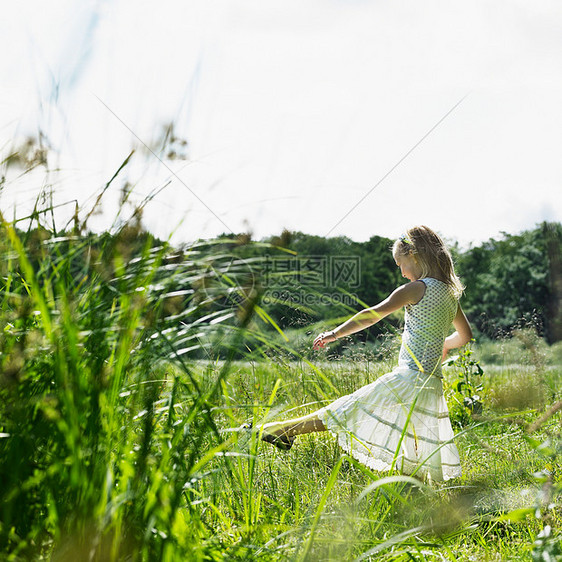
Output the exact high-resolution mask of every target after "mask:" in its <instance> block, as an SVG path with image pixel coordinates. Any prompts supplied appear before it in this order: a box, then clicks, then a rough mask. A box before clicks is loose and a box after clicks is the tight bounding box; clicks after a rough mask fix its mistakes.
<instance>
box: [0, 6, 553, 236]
mask: <svg viewBox="0 0 562 562" xmlns="http://www.w3.org/2000/svg"><path fill="white" fill-rule="evenodd" d="M48 5H49V13H48V14H45V13H44V10H45V6H46V5H45V4H44V2H39V1H38V0H35V1H29V2H26V3H25V4H24V3H19V2H11V3H10V4H9V5H8V6H4V7H3V21H2V22H1V23H0V47H1V48H2V52H3V53H4V56H3V58H2V62H1V63H0V64H2V67H3V68H2V75H3V77H4V79H3V80H2V83H1V84H0V150H1V151H2V154H4V155H6V154H8V153H9V151H10V150H12V149H13V147H14V145H17V144H18V143H19V142H21V141H22V140H23V139H24V138H26V136H28V135H37V134H38V132H39V131H41V132H42V133H43V135H44V136H45V138H46V139H48V140H47V142H48V143H49V145H50V146H51V147H52V149H53V152H52V154H51V157H50V160H49V165H50V168H51V171H50V172H49V173H48V174H46V173H45V170H44V168H40V169H38V170H36V171H35V173H33V174H28V175H26V176H24V177H23V178H17V177H16V171H14V170H13V169H12V170H10V171H9V172H8V174H7V182H6V184H5V185H4V187H3V189H2V191H1V192H0V208H1V209H2V211H3V212H4V213H5V215H6V216H13V214H14V212H15V215H16V216H25V214H26V213H27V212H28V211H29V210H30V209H31V208H32V206H33V203H34V202H35V199H36V198H37V196H38V195H39V193H41V191H42V190H43V191H44V190H45V189H46V188H48V187H49V186H51V185H52V186H53V189H54V195H53V197H54V202H55V203H64V202H66V201H70V200H73V199H78V200H79V202H80V205H81V206H82V208H83V209H84V212H85V211H86V210H87V209H88V208H89V207H88V205H90V206H91V205H92V204H93V202H94V200H95V197H96V194H98V193H99V191H100V189H101V188H102V187H103V186H104V184H105V183H106V182H107V181H108V180H109V179H110V178H111V177H112V175H113V174H114V172H115V171H116V170H117V168H118V167H119V166H120V165H121V163H122V162H123V160H124V159H125V158H126V157H127V155H128V154H129V152H130V151H131V150H132V149H133V148H137V151H136V153H135V155H134V156H133V159H132V163H131V164H130V165H128V166H127V167H126V169H125V170H124V171H123V172H122V173H121V175H120V176H118V178H117V179H116V180H115V181H114V183H113V185H112V188H110V190H109V192H108V196H106V198H105V199H104V203H103V211H104V213H103V215H101V216H98V217H96V218H95V219H94V220H95V222H94V223H93V226H98V227H101V226H106V225H107V224H109V222H110V219H111V218H112V217H114V216H115V213H116V208H117V200H118V196H119V192H120V189H121V187H122V186H123V185H124V183H125V182H128V183H129V184H130V185H132V186H134V190H133V194H132V196H131V201H132V202H134V203H138V202H140V201H142V200H143V199H144V198H145V197H146V196H149V195H151V194H152V195H155V196H154V198H153V200H152V201H151V202H150V203H149V204H148V206H147V208H146V212H145V215H144V220H145V223H146V225H147V226H148V227H149V228H150V229H151V230H152V231H153V232H155V233H156V234H158V235H160V236H164V237H165V236H167V235H169V234H170V233H171V232H172V231H175V232H176V235H175V236H176V239H182V240H192V239H194V238H197V237H207V236H213V235H217V234H219V233H221V232H227V231H229V230H232V231H234V232H240V231H246V230H248V229H249V230H251V231H252V232H253V233H254V236H255V237H256V238H261V237H264V236H267V235H271V234H279V233H280V232H281V230H282V229H283V228H287V229H289V230H301V231H304V232H306V233H310V234H318V235H326V234H328V233H330V235H346V236H349V237H350V238H352V239H354V240H357V241H362V240H367V239H368V238H370V237H371V236H372V235H374V234H378V235H383V236H388V237H395V236H398V235H399V234H400V233H401V232H402V231H403V230H404V229H405V228H407V227H408V226H411V225H413V224H427V225H429V226H432V227H433V228H435V229H437V230H439V231H440V232H441V233H442V234H443V235H445V236H446V237H447V238H452V239H456V240H459V241H460V242H461V243H462V244H468V243H469V242H475V243H478V242H480V241H482V240H485V239H488V238H489V237H494V236H498V235H499V233H500V232H501V231H506V232H510V233H515V232H519V231H520V230H522V229H525V228H533V227H534V226H535V225H536V224H537V223H539V222H541V221H544V220H551V221H562V189H561V186H562V158H561V157H560V155H561V154H562V103H561V102H560V100H562V72H561V70H560V69H561V68H562V33H560V30H561V29H562V3H560V2H559V1H558V0H552V1H549V0H545V1H541V0H537V1H533V2H529V1H528V0H525V1H522V0H509V1H506V0H495V1H494V2H490V1H489V0H470V1H468V0H464V1H462V2H459V1H456V0H448V1H447V2H444V1H433V0H429V1H425V2H420V1H419V0H402V1H397V2H376V1H369V0H284V1H283V2H268V1H264V0H238V1H235V2H233V1H227V0H199V1H198V2H195V1H192V0H183V1H182V0H173V1H172V0H169V1H163V2H158V3H156V2H148V1H139V0H113V1H112V0H103V1H102V0H99V1H97V2H96V1H93V0H92V1H89V2H85V1H84V2H78V1H74V2H73V1H71V0H51V1H50V2H49V3H48ZM8 53H9V55H8ZM461 100H462V101H461ZM459 102H460V104H459ZM457 104H458V105H457ZM455 106H456V107H455ZM454 107H455V109H453V108H454ZM452 109H453V111H451V110H452ZM449 112H450V113H449ZM172 121H173V122H174V126H175V133H176V135H177V136H179V137H181V138H184V139H186V140H187V141H188V143H189V144H188V146H187V151H186V154H187V159H184V160H177V159H176V160H169V159H166V158H165V152H161V151H158V149H156V146H157V144H156V141H157V140H158V138H161V136H162V128H163V126H164V125H165V124H167V123H170V122H172ZM436 125H437V126H436ZM434 127H435V128H434ZM432 129H433V130H432ZM428 133H429V134H428ZM420 141H421V142H420ZM143 144H146V145H149V146H151V147H152V148H153V150H155V152H156V155H153V154H151V153H150V152H148V151H147V150H146V149H145V150H142V149H141V147H142V146H143ZM177 148H179V149H180V150H184V149H183V147H181V146H178V147H177ZM412 149H413V150H412ZM397 164H398V165H397ZM57 168H58V169H59V170H60V171H58V172H55V171H53V170H54V169H57ZM389 172H390V173H389ZM3 173H5V172H3ZM381 180H383V181H382V182H381ZM162 186H166V187H165V188H164V189H162V190H161V191H158V190H159V189H160V188H161V187H162ZM14 207H15V211H14ZM65 209H67V211H66V212H67V215H64V212H65ZM70 210H73V209H72V207H66V208H64V207H63V208H62V209H59V211H58V212H59V216H60V217H61V218H60V219H59V220H64V219H65V218H67V216H68V213H69V212H70Z"/></svg>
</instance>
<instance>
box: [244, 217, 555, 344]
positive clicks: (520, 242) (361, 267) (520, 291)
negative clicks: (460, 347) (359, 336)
mask: <svg viewBox="0 0 562 562" xmlns="http://www.w3.org/2000/svg"><path fill="white" fill-rule="evenodd" d="M268 241H269V242H270V243H271V244H272V245H273V246H275V247H282V248H286V249H289V250H292V251H293V252H295V254H286V255H283V254H281V255H280V254H277V255H276V256H274V257H272V258H271V260H270V263H269V264H268V266H267V268H266V269H267V273H268V274H269V276H268V279H267V281H268V286H267V289H266V290H265V292H264V295H265V296H267V294H268V291H269V292H270V293H274V296H275V297H277V298H274V299H270V301H271V306H272V313H273V315H274V317H275V318H276V320H278V321H279V322H280V324H281V325H283V326H285V327H287V326H290V325H295V324H297V325H298V324H304V323H306V322H310V321H314V320H319V319H323V320H329V319H333V318H335V317H340V316H342V315H345V313H346V312H351V311H353V309H357V308H359V307H360V306H362V305H373V304H375V303H377V302H379V301H380V300H382V299H383V298H384V297H386V296H387V295H388V294H389V293H390V292H391V291H392V290H393V289H394V288H395V287H396V286H397V285H398V284H400V283H403V282H406V281H405V280H404V279H402V278H401V276H400V272H399V271H398V269H397V267H396V264H395V263H394V260H393V258H392V254H391V252H390V248H391V246H392V243H393V240H391V239H389V238H385V237H381V236H373V237H372V238H370V239H369V240H368V241H366V242H354V241H352V240H351V239H349V238H346V237H343V236H340V237H333V238H323V237H320V236H312V235H307V234H304V233H302V232H284V233H283V234H282V235H281V236H279V237H273V238H271V239H269V240H268ZM449 244H450V247H451V252H452V254H453V259H454V261H455V265H456V269H457V272H458V274H459V276H460V278H461V280H462V281H463V283H464V284H465V286H466V289H465V292H464V295H463V297H462V304H463V308H464V310H465V312H466V314H467V316H468V317H469V319H470V321H471V323H472V325H473V326H474V327H475V329H476V330H477V333H478V335H479V336H480V337H482V336H483V337H487V338H495V337H498V336H508V335H509V334H510V333H511V331H512V330H513V329H516V328H522V327H532V328H534V329H536V330H537V332H538V333H539V334H540V335H541V336H543V337H544V338H545V339H546V340H547V341H548V342H549V343H554V342H556V341H560V340H562V257H561V256H562V224H560V223H556V222H550V223H549V222H544V223H542V224H539V225H537V226H536V227H535V228H533V229H530V230H525V231H523V232H520V233H518V234H509V233H502V235H501V236H500V237H498V238H497V239H496V238H491V239H489V240H487V241H486V242H483V243H482V244H477V245H471V246H469V247H468V248H466V249H462V248H461V247H460V246H459V245H458V243H456V242H455V241H452V242H451V241H449ZM252 251H255V249H253V250H252ZM246 253H247V255H250V254H251V253H252V252H250V253H248V252H246ZM291 262H292V267H291V265H290V264H291ZM284 268H286V269H287V273H286V274H285V279H284V277H283V270H284ZM275 291H276V292H275ZM337 291H340V292H341V293H340V294H339V297H338V293H337ZM322 295H324V296H326V295H328V297H329V298H324V299H322V298H321V297H322ZM346 295H347V296H348V297H349V298H347V299H346V298H345V296H346ZM306 297H308V298H306ZM352 297H353V298H354V299H355V307H354V306H353V298H352ZM330 298H331V299H332V302H330ZM395 322H398V323H399V319H398V320H395ZM375 334H376V331H375Z"/></svg>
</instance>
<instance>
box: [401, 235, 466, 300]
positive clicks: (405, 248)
mask: <svg viewBox="0 0 562 562" xmlns="http://www.w3.org/2000/svg"><path fill="white" fill-rule="evenodd" d="M392 255H393V256H394V258H397V257H398V256H408V255H412V256H414V258H415V260H416V262H417V263H418V265H419V266H420V267H421V269H422V273H421V277H422V278H423V277H435V278H437V279H441V280H442V281H444V282H445V283H447V285H449V287H451V289H452V290H453V293H454V295H455V296H456V297H457V298H459V297H460V296H461V295H462V292H463V291H464V286H463V284H462V283H461V281H460V279H459V278H458V277H457V274H456V273H455V267H454V265H453V258H452V257H451V252H449V249H448V248H447V246H446V245H445V242H443V240H442V239H441V237H440V236H439V235H438V234H436V233H435V232H434V231H433V230H431V228H429V227H427V226H414V227H412V228H410V229H408V230H407V231H406V233H405V234H403V235H402V236H401V237H400V238H399V239H398V240H396V242H394V245H393V246H392Z"/></svg>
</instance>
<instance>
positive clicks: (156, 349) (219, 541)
mask: <svg viewBox="0 0 562 562" xmlns="http://www.w3.org/2000/svg"><path fill="white" fill-rule="evenodd" d="M4 228H5V232H6V239H7V240H9V246H7V247H6V248H5V251H4V256H5V259H4V260H3V262H2V267H3V279H4V291H3V293H2V297H1V298H2V305H1V308H0V312H1V314H2V320H3V326H4V329H3V334H2V338H1V342H0V343H1V349H0V351H1V356H0V358H1V360H2V384H1V385H0V408H1V409H0V414H1V416H0V420H1V421H0V466H1V472H0V476H1V479H2V487H1V501H0V510H1V511H0V552H1V553H2V554H1V557H2V559H6V560H54V561H58V560H61V561H63V560H64V561H66V560H103V561H105V560H123V561H125V560H127V561H128V560H146V561H152V560H168V561H175V560H229V561H230V560H291V561H292V560H404V561H406V560H474V561H485V560H545V561H546V560H556V559H557V557H558V558H559V557H560V556H561V555H562V554H561V551H560V526H561V522H562V521H561V518H562V515H561V511H560V491H561V481H560V468H561V467H560V454H561V449H560V447H561V443H560V423H561V413H560V410H559V409H557V405H558V406H559V401H560V399H561V398H562V396H561V394H562V392H561V390H560V388H561V382H562V373H561V371H560V367H559V365H560V347H559V346H558V347H557V346H552V347H548V346H547V345H546V344H544V342H542V340H540V339H539V338H537V336H536V335H534V333H533V332H530V331H520V332H518V333H515V334H514V336H513V337H512V338H511V339H510V340H505V341H503V342H491V343H488V344H486V345H482V346H480V347H478V346H476V347H475V349H474V353H473V354H471V353H470V350H465V352H464V354H461V356H460V359H459V360H457V361H456V362H454V363H452V364H450V365H448V366H447V367H446V369H445V375H446V397H447V400H448V403H449V406H450V410H451V416H452V419H453V421H454V423H455V428H456V433H457V444H458V447H459V449H460V452H461V458H462V464H463V470H464V475H463V476H462V478H460V479H458V480H455V481H449V482H447V483H432V482H422V481H420V480H418V479H415V478H411V477H404V476H401V475H399V474H392V473H391V474H377V473H373V472H371V471H369V470H367V469H365V468H364V467H362V466H361V465H359V464H358V463H357V462H356V461H354V460H353V459H351V458H349V457H348V456H346V455H344V454H342V451H341V450H340V449H339V447H338V446H337V445H336V443H335V440H334V438H333V437H331V436H330V435H328V434H317V435H309V436H305V437H302V438H299V440H298V441H297V443H296V444H295V446H294V447H293V449H292V450H291V451H290V452H281V451H278V450H276V449H275V448H272V447H271V446H269V445H267V444H264V443H261V442H259V441H258V440H257V439H256V438H255V436H252V435H248V434H241V433H239V432H236V431H233V429H235V428H237V427H238V426H239V425H240V424H241V423H243V422H246V421H250V420H251V421H254V423H256V424H259V423H260V422H262V421H265V420H269V419H273V418H276V419H277V418H283V417H294V416H296V415H300V414H304V413H307V412H309V411H311V410H313V409H315V408H317V407H318V406H319V405H321V404H324V403H326V402H327V401H330V400H333V399H334V398H336V397H338V396H340V395H341V394H344V393H348V392H350V391H353V390H355V389H356V388H358V387H360V386H362V385H364V384H366V383H368V382H370V381H372V380H374V379H375V378H377V377H378V376H380V375H381V374H382V373H384V372H387V371H388V370H389V369H390V368H391V366H392V365H393V364H394V362H395V349H396V345H389V346H388V353H387V354H386V357H385V360H384V361H374V360H372V358H371V356H370V355H369V354H366V353H359V352H357V351H356V352H353V353H351V352H350V353H346V354H345V356H340V357H330V356H329V355H327V354H326V353H318V354H312V353H308V354H299V353H296V352H294V351H293V352H291V346H292V345H296V342H297V340H299V346H301V344H302V342H303V341H304V342H306V341H307V340H308V339H310V334H309V333H307V332H296V331H295V332H294V333H292V334H289V337H288V341H285V340H284V339H283V337H282V336H281V334H279V333H278V332H277V331H276V330H275V325H274V323H273V322H272V320H271V318H269V317H268V315H267V311H266V310H264V309H262V308H261V307H260V305H259V299H258V298H257V297H256V296H255V295H254V294H253V293H249V292H247V291H246V292H244V285H243V283H233V282H232V279H233V278H234V274H233V268H232V264H231V263H230V264H229V275H228V276H224V277H223V278H222V279H221V281H220V283H218V282H217V281H216V280H217V276H215V277H213V278H212V279H213V280H214V281H213V283H215V284H214V285H213V283H211V284H210V283H209V282H208V281H209V276H208V274H207V273H205V274H203V273H202V272H205V271H207V272H208V264H209V262H208V258H207V257H206V254H204V253H198V252H197V251H196V249H193V248H192V249H190V252H191V253H190V254H188V256H187V258H186V257H185V256H184V258H185V259H182V260H179V259H178V258H177V256H176V255H173V256H169V255H167V254H166V253H165V252H166V249H165V248H164V249H154V248H153V247H152V246H151V245H150V244H147V245H146V247H145V248H144V249H142V251H141V252H140V254H139V255H140V257H131V256H129V257H127V256H126V255H124V248H125V249H126V248H128V247H129V246H127V242H128V243H130V241H131V240H138V232H136V233H135V232H134V230H133V231H131V230H126V229H123V231H121V232H120V233H119V235H118V236H116V237H112V238H111V239H108V240H106V241H105V242H104V243H99V241H98V242H96V243H95V244H94V243H92V241H91V240H86V239H84V238H79V237H76V238H75V239H72V240H71V239H70V238H68V237H64V238H63V237H59V238H58V239H52V238H51V237H49V236H45V237H44V238H41V237H39V239H38V240H34V239H33V238H31V239H28V240H26V242H25V245H24V243H23V242H22V241H21V236H20V235H18V233H16V231H15V230H14V229H13V228H12V227H11V226H10V225H7V224H5V225H4ZM36 234H37V233H36ZM178 287H184V289H182V290H178ZM186 295H187V298H188V299H189V300H188V304H187V305H186V304H185V298H186ZM217 303H218V306H217ZM211 304H212V305H213V306H209V308H205V306H207V305H211ZM311 329H313V330H314V329H316V327H314V326H312V327H307V328H306V330H307V331H308V332H309V331H310V330H311ZM389 341H391V340H389ZM391 343H392V341H391ZM217 350H220V352H219V351H217ZM479 368H481V369H482V370H483V374H480V371H479ZM460 382H462V383H463V384H462V385H459V383H460ZM467 398H468V399H469V400H471V402H467V403H468V404H471V409H469V408H467V407H466V403H465V399H467ZM553 406H554V407H553ZM480 407H481V409H480ZM471 410H472V413H471Z"/></svg>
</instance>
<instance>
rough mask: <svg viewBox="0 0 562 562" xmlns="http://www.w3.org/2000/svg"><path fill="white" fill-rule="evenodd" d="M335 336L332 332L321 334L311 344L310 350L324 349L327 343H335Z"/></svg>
mask: <svg viewBox="0 0 562 562" xmlns="http://www.w3.org/2000/svg"><path fill="white" fill-rule="evenodd" d="M336 339H337V338H336V336H335V335H334V332H333V331H332V332H322V333H321V334H320V335H318V336H316V338H315V340H314V342H313V343H312V349H320V348H321V347H324V346H325V345H326V344H327V343H331V342H333V341H336Z"/></svg>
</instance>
